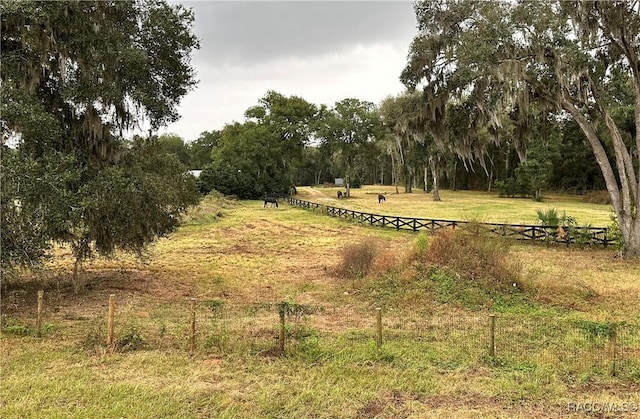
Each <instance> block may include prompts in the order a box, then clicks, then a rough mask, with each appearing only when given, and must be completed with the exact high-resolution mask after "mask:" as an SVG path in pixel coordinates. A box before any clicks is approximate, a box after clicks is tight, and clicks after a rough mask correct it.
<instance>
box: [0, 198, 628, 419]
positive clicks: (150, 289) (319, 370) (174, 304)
mask: <svg viewBox="0 0 640 419" xmlns="http://www.w3.org/2000/svg"><path fill="white" fill-rule="evenodd" d="M300 189H301V190H300V197H301V198H302V199H309V200H314V201H315V202H320V203H329V202H331V203H332V204H337V203H339V204H340V205H343V206H345V207H347V208H352V209H357V210H360V211H365V210H366V211H374V210H378V209H379V210H380V212H381V213H385V214H389V215H405V216H422V217H434V218H436V217H437V218H443V219H460V218H464V219H479V220H481V221H495V222H505V221H506V222H534V221H535V209H536V208H538V207H540V206H541V205H547V204H548V205H552V206H553V207H555V208H557V209H558V210H560V211H562V210H566V211H567V213H570V214H571V215H574V216H576V218H578V221H579V222H581V223H582V222H584V224H586V223H589V222H590V223H592V224H593V225H603V224H604V225H606V224H608V222H607V220H608V214H609V211H610V210H609V208H607V207H606V206H602V207H601V206H598V205H593V204H590V205H587V204H582V203H580V202H579V200H578V199H573V197H566V198H565V197H561V196H558V197H556V198H554V199H553V200H551V198H550V200H549V201H548V202H543V203H542V204H540V203H534V202H529V201H525V200H502V199H498V198H495V197H493V198H492V197H491V196H490V195H486V194H482V193H472V192H466V191H460V192H449V191H443V194H442V195H443V202H441V203H433V202H431V201H430V196H426V195H424V194H422V193H414V194H398V195H395V194H391V193H389V194H387V201H386V202H385V203H383V204H380V205H379V204H378V203H377V200H376V195H377V193H378V191H382V190H381V188H379V187H366V188H362V189H358V190H354V196H353V197H352V198H350V199H347V200H341V201H339V202H338V201H337V199H336V200H335V202H334V196H335V191H336V190H335V189H333V190H332V189H330V188H326V189H322V188H314V189H311V188H300ZM494 201H495V202H494ZM503 202H504V204H502V203H503ZM499 205H504V209H503V211H504V212H503V213H502V214H500V215H497V216H496V214H495V213H496V212H497V211H498V210H497V208H498V207H499ZM447 209H449V210H447ZM382 210H384V212H382ZM531 212H532V213H533V214H532V215H531V214H530V213H531ZM525 214H526V215H525ZM494 217H495V218H494ZM580 217H584V221H583V220H582V219H581V218H580ZM516 218H517V219H516ZM417 239H418V236H416V235H414V234H413V233H409V232H396V231H391V230H385V229H378V228H373V227H363V226H359V225H356V224H352V223H348V222H345V221H343V220H339V219H335V218H331V217H327V216H324V215H322V214H319V213H314V212H310V211H304V210H300V209H296V208H292V207H290V206H289V205H287V204H285V203H281V204H280V208H277V209H276V208H264V207H263V203H262V202H258V201H247V202H236V201H228V200H223V199H220V198H216V197H207V198H206V199H205V200H204V201H203V203H202V204H201V205H200V206H199V207H198V208H196V209H194V210H192V211H191V212H190V213H189V215H188V217H187V218H186V220H185V224H184V225H183V226H182V227H181V228H180V229H179V230H178V231H176V232H175V233H174V234H173V235H171V236H170V237H168V238H164V239H162V240H160V241H159V242H158V243H157V244H156V245H154V246H153V247H152V248H151V249H150V250H149V252H148V254H147V255H146V257H145V259H144V260H142V261H139V260H135V259H132V258H130V257H127V256H126V255H122V256H120V257H118V258H115V259H112V260H94V261H91V262H87V263H85V265H84V272H83V278H84V280H85V281H86V290H85V291H83V292H82V293H80V294H79V295H74V294H73V293H72V292H71V287H70V285H69V279H70V276H71V273H72V269H73V263H72V262H73V261H72V260H71V259H70V254H69V251H68V250H67V249H64V248H61V249H57V250H56V259H55V260H54V261H53V262H52V263H51V264H50V265H49V266H48V269H47V270H46V271H42V272H40V273H38V274H37V275H33V276H30V275H25V276H24V277H23V278H21V279H20V280H19V281H18V280H13V281H11V282H10V283H9V284H7V288H6V289H5V290H3V294H2V326H3V334H2V340H1V342H0V348H1V350H2V357H1V359H2V361H1V362H2V365H1V366H2V369H1V371H0V372H1V375H2V380H1V384H0V416H1V417H7V418H13V417H15V418H29V417H32V418H42V417H51V418H56V417H61V418H62V417H65V418H68V417H78V418H93V417H95V418H98V417H99V418H112V417H113V418H116V417H118V418H120V417H136V418H157V417H188V418H205V417H223V418H224V417H227V418H245V417H256V418H257V417H260V418H262V417H274V418H275V417H296V418H298V417H309V418H310V417H314V418H318V417H321V418H341V417H363V418H364V417H380V418H396V417H434V418H440V417H459V418H475V417H492V418H495V417H504V418H518V417H520V418H531V417H545V418H548V417H572V416H573V417H583V416H584V417H593V416H594V414H593V412H591V413H589V412H587V410H588V409H589V406H586V408H585V405H584V404H585V403H600V404H601V405H599V406H601V407H602V406H603V405H604V404H606V406H608V407H615V408H617V409H618V412H617V414H618V417H619V416H620V414H621V413H624V414H631V413H629V412H623V409H626V410H633V409H634V408H636V409H637V408H638V405H639V404H640V334H639V328H638V324H639V323H640V308H639V307H640V298H639V295H640V294H639V293H638V290H639V288H640V285H639V284H638V278H640V264H638V263H637V261H624V260H620V259H617V258H614V252H613V251H612V250H605V249H596V248H593V249H589V248H586V249H585V248H567V247H561V246H553V245H551V246H547V245H535V246H534V245H520V244H513V245H512V246H511V248H510V251H509V258H510V259H511V260H513V261H514V262H515V263H517V264H518V265H519V266H520V268H521V271H522V272H521V275H522V278H523V283H526V284H527V287H528V289H527V291H526V293H519V292H506V293H505V295H504V296H500V295H496V294H491V295H490V296H487V295H486V294H483V293H481V292H479V291H478V289H477V288H475V286H474V285H473V284H468V286H466V285H464V283H460V282H456V281H457V280H456V279H455V278H450V277H443V276H442V275H441V276H437V275H436V276H434V277H433V278H431V277H429V278H428V277H426V276H425V275H424V274H423V273H421V272H422V268H423V267H422V266H421V265H420V264H418V263H416V262H415V260H413V261H412V259H411V254H412V252H413V249H414V248H415V246H416V240H417ZM363 243H371V244H374V245H375V248H376V249H377V250H376V256H375V260H374V262H373V265H372V269H371V271H370V272H369V273H368V274H367V275H365V276H363V277H359V278H351V279H348V278H343V277H340V276H339V275H337V271H338V270H339V267H340V266H341V263H343V262H344V261H343V255H344V253H345V248H347V247H348V246H353V245H355V246H357V245H362V244H363ZM427 271H428V270H427ZM461 284H462V285H461ZM38 289H44V290H45V299H44V303H45V304H44V327H43V336H42V337H41V338H36V337H34V334H35V313H36V295H37V290H38ZM111 294H114V295H115V300H116V315H115V335H116V344H115V346H114V347H107V345H106V344H105V337H106V331H107V313H108V301H109V295H111ZM191 298H195V299H196V328H197V335H196V347H195V351H194V352H193V353H191V342H190V336H191V326H190V316H191V311H190V307H191ZM282 302H286V305H280V306H278V304H279V303H282ZM282 307H287V308H288V310H289V311H288V313H289V314H288V315H287V316H286V322H287V323H286V326H285V337H286V351H285V353H284V354H280V353H279V352H278V345H279V341H278V339H279V332H280V323H279V315H278V310H279V308H282ZM377 308H381V313H382V317H381V318H382V326H383V342H382V346H381V347H379V348H378V347H377V345H376V341H375V337H376V323H377V322H376V312H377V310H376V309H377ZM490 315H495V316H496V328H495V340H496V346H495V356H494V357H490V356H489V353H488V343H489V342H490V340H489V339H490V337H489V336H490V333H489V330H490V329H489V316H490ZM614 324H615V325H616V326H617V329H616V330H617V335H616V337H617V342H615V345H616V346H615V348H616V350H617V352H616V354H615V356H614V357H613V358H612V352H611V348H612V346H611V345H612V341H611V333H610V330H611V326H612V325H614ZM613 359H615V360H616V361H617V363H616V365H615V368H616V375H615V376H612V375H611V369H612V366H613V365H612V364H613V361H612V360H613ZM610 410H611V409H610ZM614 413H616V412H610V413H606V412H596V414H595V416H597V417H608V416H611V417H613V416H615V415H614Z"/></svg>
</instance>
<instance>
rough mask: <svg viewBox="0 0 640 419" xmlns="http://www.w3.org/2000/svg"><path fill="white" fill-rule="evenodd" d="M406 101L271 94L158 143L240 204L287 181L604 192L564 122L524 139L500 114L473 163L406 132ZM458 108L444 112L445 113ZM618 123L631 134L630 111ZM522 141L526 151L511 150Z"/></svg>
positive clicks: (587, 154)
mask: <svg viewBox="0 0 640 419" xmlns="http://www.w3.org/2000/svg"><path fill="white" fill-rule="evenodd" d="M418 99H419V98H418ZM412 100H413V99H412V95H410V94H405V95H401V96H398V97H389V98H386V99H385V100H384V101H382V103H381V104H379V105H375V104H372V103H368V102H365V101H361V100H358V99H345V100H343V101H340V102H338V103H336V104H335V105H334V107H333V108H327V107H326V106H324V105H322V106H320V107H317V106H315V105H313V104H310V103H308V102H306V101H305V100H304V99H301V98H298V97H286V96H284V95H281V94H279V93H277V92H273V91H269V92H267V94H266V95H265V97H264V98H262V99H260V100H259V105H257V106H255V107H252V108H250V109H248V110H247V111H246V113H245V117H246V119H245V121H244V122H242V123H240V122H235V123H233V124H228V125H227V126H225V127H224V128H223V129H222V130H219V131H207V132H203V133H202V134H200V136H199V138H198V139H197V140H195V141H193V142H185V141H184V140H183V139H182V138H180V137H179V136H177V135H172V134H165V135H162V136H160V137H159V138H158V145H159V147H161V148H162V149H164V150H165V151H166V152H168V153H170V154H174V155H175V156H176V157H177V158H178V160H180V162H182V163H183V164H184V165H185V167H188V168H191V169H200V170H202V173H201V175H200V179H199V181H198V183H199V185H200V188H201V191H202V192H203V193H208V192H209V191H211V190H213V189H216V190H218V191H220V192H222V193H225V194H228V195H235V196H237V197H239V198H241V199H256V198H260V197H262V196H264V195H276V196H278V195H286V194H288V193H289V190H290V187H291V186H292V185H318V184H323V183H333V182H334V180H335V178H344V179H345V180H346V185H347V186H348V187H358V186H359V185H362V184H384V185H395V186H396V187H397V189H398V191H399V192H413V191H416V190H419V191H423V192H429V193H434V194H435V195H436V196H437V192H438V190H439V188H447V189H452V190H456V189H474V190H488V191H492V190H494V191H495V192H496V194H500V195H503V196H507V197H515V196H517V197H531V198H536V199H541V198H542V197H543V193H544V192H545V191H564V192H568V193H578V194H582V193H585V192H587V191H591V190H603V189H606V185H605V182H604V179H603V177H602V174H601V172H600V170H599V167H598V163H597V161H596V159H595V157H594V155H593V153H592V152H591V151H590V149H589V148H588V146H587V142H586V139H585V136H584V134H583V133H582V132H581V130H580V129H579V127H578V125H577V124H576V123H575V122H574V121H572V120H571V119H553V118H548V119H546V120H542V119H541V118H542V116H538V117H537V118H532V126H531V128H530V131H529V133H528V134H527V135H525V136H524V138H517V137H516V134H515V132H514V128H513V126H511V125H510V123H509V116H508V115H505V116H504V118H505V119H504V121H503V129H502V131H501V132H500V136H501V141H500V142H494V141H492V138H491V134H490V133H489V130H488V129H487V128H483V129H481V130H479V133H478V136H479V137H480V138H484V141H486V142H487V144H486V146H485V150H484V152H483V155H482V156H481V157H482V159H480V158H476V159H474V158H472V157H470V156H466V155H461V154H460V153H457V152H455V151H454V150H452V149H448V148H443V147H439V146H438V145H437V144H436V142H435V140H434V139H433V137H432V136H431V135H430V134H428V133H425V134H423V135H422V136H421V137H420V136H418V135H416V134H415V133H412V132H411V131H410V129H409V127H408V125H407V126H405V127H403V126H402V124H403V122H402V121H400V120H399V118H402V117H403V115H404V116H406V115H409V114H410V112H411V109H410V106H412V103H411V101H412ZM414 101H415V100H414ZM413 105H415V104H413ZM403 107H404V108H403ZM631 110H632V108H631ZM457 111H458V112H459V110H457V109H455V107H454V106H451V107H450V109H449V117H452V118H453V116H455V112H457ZM615 117H616V119H618V120H619V121H620V125H621V126H622V127H625V129H628V130H629V132H628V134H629V135H631V134H633V131H632V130H633V129H635V128H634V125H633V113H632V112H629V109H627V111H626V112H624V110H621V112H619V113H618V114H616V116H615ZM460 131H461V128H460V125H459V122H457V121H455V120H454V121H451V123H450V132H449V133H448V135H449V141H451V142H455V141H456V139H455V138H456V135H464V133H460ZM522 141H524V142H526V144H527V149H526V154H522V153H519V151H518V144H519V142H522ZM609 148H610V147H609ZM607 153H608V154H613V151H612V150H611V149H608V150H607Z"/></svg>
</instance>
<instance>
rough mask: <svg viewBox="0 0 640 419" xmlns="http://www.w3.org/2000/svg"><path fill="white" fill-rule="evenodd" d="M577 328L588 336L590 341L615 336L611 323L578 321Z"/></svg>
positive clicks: (576, 322)
mask: <svg viewBox="0 0 640 419" xmlns="http://www.w3.org/2000/svg"><path fill="white" fill-rule="evenodd" d="M574 324H575V325H576V327H577V328H578V329H580V330H582V331H583V332H585V333H586V334H587V336H588V337H589V339H590V340H597V339H599V338H607V339H608V338H610V337H612V336H613V333H614V332H613V331H614V326H613V324H611V323H609V322H596V321H589V320H576V321H575V322H574Z"/></svg>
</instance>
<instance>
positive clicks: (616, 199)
mask: <svg viewBox="0 0 640 419" xmlns="http://www.w3.org/2000/svg"><path fill="white" fill-rule="evenodd" d="M415 9H416V15H417V19H418V24H419V34H418V35H417V36H416V38H415V39H414V41H413V43H412V46H411V50H410V54H409V60H408V64H407V67H406V68H405V70H404V71H403V74H402V79H403V81H404V83H405V84H406V85H407V86H408V87H409V88H411V89H418V90H421V91H422V92H423V93H424V95H425V98H426V99H427V103H428V106H426V107H425V109H424V113H425V116H426V117H427V118H428V119H429V120H430V121H431V123H434V124H436V126H437V124H444V123H445V121H446V115H445V112H446V105H447V103H448V102H449V100H450V99H451V98H456V100H457V101H459V102H462V103H467V104H469V106H470V109H473V110H474V115H473V120H474V121H475V122H474V125H476V126H479V125H482V124H485V123H490V124H491V125H492V126H493V127H494V128H499V127H500V119H501V115H503V114H504V113H505V112H508V113H511V114H512V115H513V116H514V118H513V120H514V122H515V127H516V134H518V133H519V134H521V135H516V139H518V138H521V139H522V138H526V133H527V132H529V130H530V123H531V119H530V118H531V113H530V112H529V111H530V105H531V104H533V103H535V104H536V107H537V109H540V110H544V111H548V112H552V113H554V114H555V115H556V117H557V118H571V119H573V120H575V122H576V123H577V124H578V125H579V126H580V128H581V130H582V132H583V134H584V136H585V138H586V140H587V143H588V144H589V147H590V148H591V151H592V153H593V154H594V155H595V158H596V160H597V162H598V165H599V167H600V170H601V172H602V175H603V177H604V180H605V183H606V186H607V190H608V192H609V195H610V196H611V201H612V203H613V208H614V211H615V214H616V218H617V220H618V223H619V225H620V230H621V232H622V235H623V238H624V242H625V244H624V248H623V249H622V253H623V255H625V256H627V257H632V256H638V255H640V218H639V217H638V207H639V206H640V183H639V182H640V173H639V170H640V169H639V166H640V162H639V156H638V150H639V149H640V130H638V129H637V127H638V126H639V125H640V2H639V1H638V0H634V1H586V0H581V1H547V2H540V1H528V0H527V1H525V0H522V1H518V2H485V1H472V0H448V1H439V2H432V1H424V2H421V3H418V4H417V5H416V7H415ZM629 105H631V106H632V107H633V108H634V109H635V110H634V121H635V129H634V130H623V129H621V127H620V126H619V124H618V123H616V119H615V118H614V117H613V115H614V113H615V112H616V110H617V109H618V108H619V107H621V106H629ZM601 127H603V128H604V129H603V130H602V132H603V134H601V135H599V132H601V131H599V128H601ZM470 134H471V135H470V136H469V137H466V138H462V139H460V140H462V142H463V144H468V141H469V140H473V137H474V134H473V132H471V133H470ZM517 145H518V148H519V151H520V153H521V155H523V156H524V155H525V153H526V150H525V149H526V143H525V142H524V141H523V142H521V143H520V144H517ZM609 145H610V147H611V149H612V150H613V153H612V155H611V156H608V155H607V153H606V149H607V146H609ZM463 148H464V147H463Z"/></svg>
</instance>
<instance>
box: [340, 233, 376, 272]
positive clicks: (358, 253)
mask: <svg viewBox="0 0 640 419" xmlns="http://www.w3.org/2000/svg"><path fill="white" fill-rule="evenodd" d="M376 253H377V245H376V243H375V242H374V241H372V240H371V239H367V240H364V241H362V242H360V243H356V244H352V245H349V246H347V247H345V248H344V249H343V250H342V262H341V264H340V265H339V266H338V268H337V269H336V273H337V274H338V275H339V276H341V277H343V278H350V279H358V278H363V277H365V276H366V275H367V274H368V273H369V271H370V270H371V268H372V267H373V263H374V260H375V257H376Z"/></svg>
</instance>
